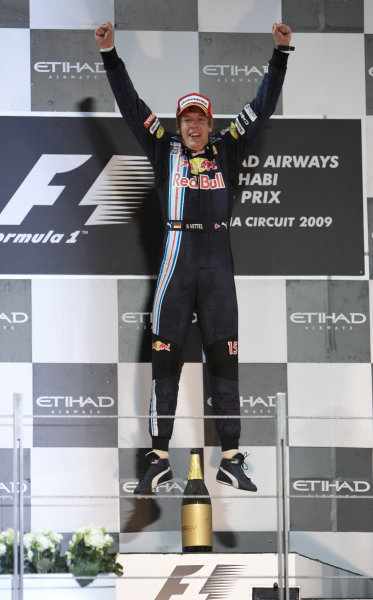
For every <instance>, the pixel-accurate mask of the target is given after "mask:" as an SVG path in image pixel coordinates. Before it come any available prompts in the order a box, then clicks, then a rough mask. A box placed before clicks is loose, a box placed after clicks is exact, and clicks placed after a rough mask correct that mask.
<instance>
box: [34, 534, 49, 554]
mask: <svg viewBox="0 0 373 600" xmlns="http://www.w3.org/2000/svg"><path fill="white" fill-rule="evenodd" d="M35 541H36V547H37V549H38V550H39V552H44V551H45V550H49V549H51V545H52V546H53V544H51V542H50V540H49V539H48V538H47V537H46V536H45V535H44V534H42V533H38V534H37V535H36V540H35Z"/></svg>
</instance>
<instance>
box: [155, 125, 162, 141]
mask: <svg viewBox="0 0 373 600" xmlns="http://www.w3.org/2000/svg"><path fill="white" fill-rule="evenodd" d="M156 136H157V138H158V139H159V140H160V139H161V137H163V136H164V127H163V125H160V126H159V127H158V129H157V133H156Z"/></svg>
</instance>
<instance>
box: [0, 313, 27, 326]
mask: <svg viewBox="0 0 373 600" xmlns="http://www.w3.org/2000/svg"><path fill="white" fill-rule="evenodd" d="M28 320H29V316H28V315H27V314H26V313H24V312H10V313H5V312H2V313H0V329H3V330H4V329H14V326H15V325H21V324H23V323H27V321H28Z"/></svg>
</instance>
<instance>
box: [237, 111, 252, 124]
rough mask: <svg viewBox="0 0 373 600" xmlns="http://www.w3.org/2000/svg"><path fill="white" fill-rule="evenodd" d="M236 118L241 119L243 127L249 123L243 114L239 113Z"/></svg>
mask: <svg viewBox="0 0 373 600" xmlns="http://www.w3.org/2000/svg"><path fill="white" fill-rule="evenodd" d="M238 116H239V117H240V118H241V119H242V122H243V123H245V125H250V122H249V121H248V120H247V119H246V117H245V115H244V114H243V112H240V114H239V115H238Z"/></svg>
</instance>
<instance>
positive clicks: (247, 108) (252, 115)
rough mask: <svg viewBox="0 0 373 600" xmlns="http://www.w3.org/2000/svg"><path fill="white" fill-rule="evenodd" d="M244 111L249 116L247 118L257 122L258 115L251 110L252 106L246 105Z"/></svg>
mask: <svg viewBox="0 0 373 600" xmlns="http://www.w3.org/2000/svg"><path fill="white" fill-rule="evenodd" d="M244 110H245V113H246V114H247V116H248V117H249V119H250V121H255V120H256V119H257V115H256V114H255V112H254V111H253V109H252V108H251V106H250V104H246V106H245V108H244Z"/></svg>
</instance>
